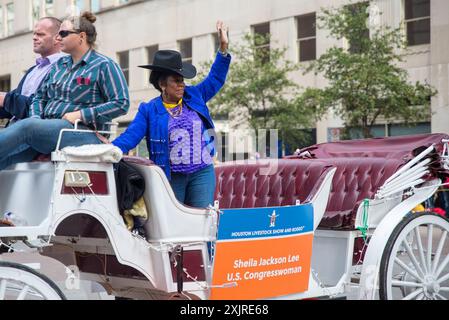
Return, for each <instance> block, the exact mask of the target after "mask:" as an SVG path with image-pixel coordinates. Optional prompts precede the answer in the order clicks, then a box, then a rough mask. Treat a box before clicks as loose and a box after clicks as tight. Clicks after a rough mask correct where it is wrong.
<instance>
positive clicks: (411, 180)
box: [375, 144, 435, 199]
mask: <svg viewBox="0 0 449 320" xmlns="http://www.w3.org/2000/svg"><path fill="white" fill-rule="evenodd" d="M434 150H435V145H434V144H432V145H431V146H430V147H428V148H427V149H426V150H424V151H423V152H421V153H420V154H419V155H418V156H416V157H415V158H414V159H412V160H411V161H409V162H408V163H407V164H406V165H404V166H403V167H402V168H401V169H399V170H398V171H396V172H395V173H394V174H393V175H392V176H391V177H390V178H388V179H387V180H386V181H385V183H384V185H383V186H381V187H380V188H379V190H378V191H377V193H376V196H375V198H376V199H385V198H388V197H391V196H393V195H395V194H398V193H400V192H402V191H404V190H406V189H408V188H413V187H415V186H417V185H419V184H421V183H423V182H425V181H426V180H425V179H424V177H425V176H426V175H427V174H429V173H430V170H429V164H430V162H431V161H432V160H431V159H430V158H427V159H426V158H425V157H426V156H427V155H429V154H430V153H431V152H432V151H434Z"/></svg>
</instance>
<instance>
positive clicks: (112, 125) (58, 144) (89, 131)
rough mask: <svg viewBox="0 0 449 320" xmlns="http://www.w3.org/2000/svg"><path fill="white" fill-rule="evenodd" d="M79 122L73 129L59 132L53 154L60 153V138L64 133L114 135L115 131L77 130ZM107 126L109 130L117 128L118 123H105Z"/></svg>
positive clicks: (77, 121)
mask: <svg viewBox="0 0 449 320" xmlns="http://www.w3.org/2000/svg"><path fill="white" fill-rule="evenodd" d="M81 122H82V121H81V120H76V121H75V124H74V127H73V129H62V130H61V131H60V132H59V136H58V143H57V144H56V149H55V152H58V151H60V150H59V148H60V146H61V141H62V136H63V134H64V133H66V132H85V133H99V134H109V135H111V134H116V130H110V131H93V130H86V129H79V128H78V124H79V123H81ZM105 124H107V125H110V126H111V128H112V127H118V125H119V124H118V122H107V123H105Z"/></svg>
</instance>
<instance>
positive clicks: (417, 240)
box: [415, 226, 428, 273]
mask: <svg viewBox="0 0 449 320" xmlns="http://www.w3.org/2000/svg"><path fill="white" fill-rule="evenodd" d="M415 238H416V243H417V244H418V252H419V257H420V258H421V263H422V265H423V267H424V271H425V272H426V273H427V272H428V270H427V266H426V260H425V259H424V250H423V247H422V242H421V235H420V234H419V226H417V227H416V228H415Z"/></svg>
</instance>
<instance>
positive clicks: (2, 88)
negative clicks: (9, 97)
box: [0, 75, 11, 92]
mask: <svg viewBox="0 0 449 320" xmlns="http://www.w3.org/2000/svg"><path fill="white" fill-rule="evenodd" d="M9 91H11V76H10V75H7V76H1V77H0V92H9Z"/></svg>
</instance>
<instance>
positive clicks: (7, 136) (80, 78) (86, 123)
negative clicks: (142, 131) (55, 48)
mask: <svg viewBox="0 0 449 320" xmlns="http://www.w3.org/2000/svg"><path fill="white" fill-rule="evenodd" d="M95 21H96V18H95V16H94V15H92V14H91V13H90V12H85V13H83V14H82V16H81V17H71V18H68V19H66V20H65V21H64V22H63V24H62V25H61V29H60V31H59V34H58V37H59V40H60V41H61V47H62V51H64V52H66V53H68V54H69V55H67V56H66V57H63V58H61V59H60V60H59V61H58V63H57V64H55V65H54V66H53V68H52V69H51V71H50V72H49V74H48V76H47V78H46V79H45V81H44V83H43V85H42V86H41V88H40V89H39V90H38V91H37V92H36V95H35V97H34V99H33V102H32V104H31V107H30V118H28V119H25V120H22V121H19V122H17V123H16V124H14V125H12V126H10V127H8V128H7V129H5V130H3V131H1V132H0V170H2V169H4V168H6V167H8V166H9V165H11V164H14V163H19V162H28V161H31V160H33V159H34V158H35V157H36V156H37V155H38V154H40V153H43V154H49V153H51V152H52V151H54V150H55V148H56V144H57V140H58V137H59V132H60V131H61V130H62V129H73V127H74V124H75V122H76V121H78V120H80V121H81V123H82V124H81V125H80V126H79V127H80V128H81V129H87V128H89V129H91V130H106V129H107V128H108V126H107V123H108V122H110V121H111V120H112V119H114V118H116V117H119V116H121V115H124V114H126V113H127V112H128V109H129V92H128V87H127V83H126V80H125V77H124V75H123V73H122V71H121V69H120V67H119V66H118V65H117V64H116V63H115V62H114V61H112V60H111V59H110V58H108V57H105V56H103V55H101V54H99V53H97V52H96V51H95V50H94V45H95V41H96V37H97V33H96V29H95V26H94V22H95ZM100 143H101V141H100V139H99V138H98V137H97V134H96V133H94V132H92V133H65V134H64V135H63V139H62V142H61V147H66V146H80V145H84V144H100Z"/></svg>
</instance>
